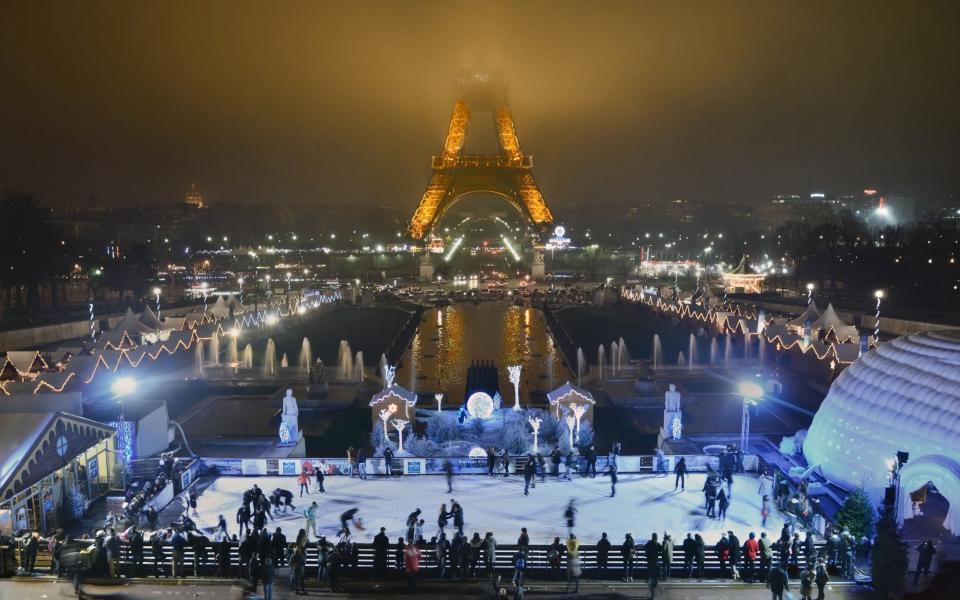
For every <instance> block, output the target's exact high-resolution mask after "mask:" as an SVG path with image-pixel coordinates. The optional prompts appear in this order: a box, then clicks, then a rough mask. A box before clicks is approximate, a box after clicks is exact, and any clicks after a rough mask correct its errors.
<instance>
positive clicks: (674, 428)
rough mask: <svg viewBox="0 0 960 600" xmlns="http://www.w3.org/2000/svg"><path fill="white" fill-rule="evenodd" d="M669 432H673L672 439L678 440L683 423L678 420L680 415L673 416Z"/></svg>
mask: <svg viewBox="0 0 960 600" xmlns="http://www.w3.org/2000/svg"><path fill="white" fill-rule="evenodd" d="M670 433H672V434H673V439H674V440H679V439H680V437H681V436H682V435H683V423H682V422H681V421H680V417H678V416H675V417H673V421H671V422H670Z"/></svg>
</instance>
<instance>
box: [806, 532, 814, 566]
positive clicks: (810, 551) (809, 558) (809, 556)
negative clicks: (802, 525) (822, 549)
mask: <svg viewBox="0 0 960 600" xmlns="http://www.w3.org/2000/svg"><path fill="white" fill-rule="evenodd" d="M816 557H817V550H816V547H815V546H814V545H813V534H812V533H811V532H809V531H808V532H807V536H806V537H805V538H804V539H803V560H804V562H806V563H807V568H808V569H812V568H813V562H814V559H815V558H816Z"/></svg>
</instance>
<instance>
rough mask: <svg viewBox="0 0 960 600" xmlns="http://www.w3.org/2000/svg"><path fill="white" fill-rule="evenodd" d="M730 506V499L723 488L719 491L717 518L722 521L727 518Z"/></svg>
mask: <svg viewBox="0 0 960 600" xmlns="http://www.w3.org/2000/svg"><path fill="white" fill-rule="evenodd" d="M729 507H730V500H729V499H728V498H727V492H726V491H725V490H723V489H721V490H720V491H719V492H717V510H718V512H717V518H718V519H720V520H721V521H723V520H725V519H726V518H727V509H728V508H729Z"/></svg>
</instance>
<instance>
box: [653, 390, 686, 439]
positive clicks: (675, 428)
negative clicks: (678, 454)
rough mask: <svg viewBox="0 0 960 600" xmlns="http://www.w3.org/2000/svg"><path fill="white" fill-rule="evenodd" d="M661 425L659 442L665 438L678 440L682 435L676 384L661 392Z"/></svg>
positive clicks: (678, 395) (681, 419)
mask: <svg viewBox="0 0 960 600" xmlns="http://www.w3.org/2000/svg"><path fill="white" fill-rule="evenodd" d="M663 397H664V402H663V426H662V427H660V440H659V441H660V443H662V442H663V440H666V439H670V438H672V439H674V440H679V439H680V437H681V436H682V435H683V413H682V412H681V410H680V392H678V391H677V386H676V384H673V383H671V384H670V389H669V390H668V391H666V392H665V393H664V394H663Z"/></svg>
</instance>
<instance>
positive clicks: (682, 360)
mask: <svg viewBox="0 0 960 600" xmlns="http://www.w3.org/2000/svg"><path fill="white" fill-rule="evenodd" d="M685 362H687V359H686V358H684V356H683V352H682V351H681V352H678V353H677V364H678V365H682V364H683V363H685Z"/></svg>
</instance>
